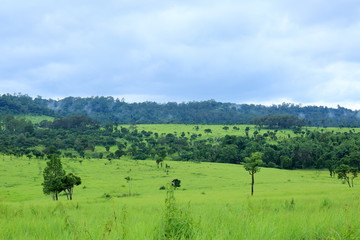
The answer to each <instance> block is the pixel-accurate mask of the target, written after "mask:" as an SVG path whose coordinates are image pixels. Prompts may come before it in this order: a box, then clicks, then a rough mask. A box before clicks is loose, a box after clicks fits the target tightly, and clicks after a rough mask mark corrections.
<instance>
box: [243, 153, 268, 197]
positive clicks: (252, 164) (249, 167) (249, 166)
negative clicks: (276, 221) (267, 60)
mask: <svg viewBox="0 0 360 240" xmlns="http://www.w3.org/2000/svg"><path fill="white" fill-rule="evenodd" d="M262 156H263V153H261V152H254V153H252V154H251V156H250V157H246V158H245V164H244V168H245V170H246V171H248V172H249V174H250V175H251V196H252V195H254V184H255V179H254V175H255V173H257V172H259V171H260V166H261V165H262V164H263V161H262V160H261V159H262Z"/></svg>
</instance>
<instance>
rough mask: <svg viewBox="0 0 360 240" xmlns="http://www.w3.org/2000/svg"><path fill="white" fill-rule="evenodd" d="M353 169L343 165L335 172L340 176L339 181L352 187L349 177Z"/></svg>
mask: <svg viewBox="0 0 360 240" xmlns="http://www.w3.org/2000/svg"><path fill="white" fill-rule="evenodd" d="M351 169H352V168H351V167H350V166H349V165H346V164H341V165H340V166H338V167H337V168H336V170H335V172H336V173H337V174H338V179H343V180H345V181H346V182H347V184H348V185H349V187H351V184H350V177H349V174H350V173H351ZM356 172H357V171H356ZM356 174H357V173H356Z"/></svg>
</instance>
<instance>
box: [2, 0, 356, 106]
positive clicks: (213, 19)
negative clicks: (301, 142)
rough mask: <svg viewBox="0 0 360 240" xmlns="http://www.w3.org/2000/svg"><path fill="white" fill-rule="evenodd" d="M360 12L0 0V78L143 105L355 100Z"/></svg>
mask: <svg viewBox="0 0 360 240" xmlns="http://www.w3.org/2000/svg"><path fill="white" fill-rule="evenodd" d="M18 6H19V7H18ZM359 9H360V4H359V3H358V2H357V1H353V0H349V1H346V2H341V3H336V2H329V1H324V0H318V1H310V0H305V1H300V2H291V4H290V2H286V1H282V0H271V1H261V0H257V1H252V2H249V1H235V0H224V1H214V0H209V1H204V0H203V1H201V0H200V1H188V0H184V1H181V2H179V1H174V0H170V1H130V0H121V1H115V0H114V1H107V2H102V3H100V2H89V1H81V0H80V1H76V2H70V1H63V2H56V3H51V2H48V1H44V0H34V1H30V2H29V1H16V3H15V2H14V1H9V0H5V1H4V3H3V5H2V10H0V13H1V14H2V21H1V22H0V51H1V52H2V55H1V56H0V73H1V74H0V86H1V85H6V83H8V82H9V81H11V82H16V84H12V85H8V86H9V87H7V88H3V91H5V89H6V91H8V92H18V90H21V91H24V90H25V91H28V92H26V93H29V94H34V95H42V96H49V95H50V96H51V95H54V96H64V95H65V96H66V95H75V96H80V95H81V96H93V95H105V96H107V95H113V96H116V95H123V96H130V99H135V100H136V99H144V101H145V100H153V99H157V100H156V101H164V99H166V100H165V101H172V100H174V101H191V100H207V99H216V100H220V101H230V102H249V101H253V102H265V103H266V102H271V101H274V102H276V103H278V102H279V101H282V99H284V100H289V101H291V102H301V103H313V102H319V103H321V102H325V103H326V102H328V103H329V104H332V103H333V102H338V103H342V102H356V101H358V97H357V94H356V92H358V91H359V88H360V87H359V84H358V80H357V79H359V78H358V77H359V71H358V67H359V66H358V65H359V61H360V56H359V54H358V53H359V50H360V49H359V48H360V47H359V46H360V45H359V42H358V39H360V17H359V16H360V15H359V12H360V11H359ZM15 16H16V17H15ZM10 26H11V27H10ZM146 98H148V99H146ZM135 100H134V101H135Z"/></svg>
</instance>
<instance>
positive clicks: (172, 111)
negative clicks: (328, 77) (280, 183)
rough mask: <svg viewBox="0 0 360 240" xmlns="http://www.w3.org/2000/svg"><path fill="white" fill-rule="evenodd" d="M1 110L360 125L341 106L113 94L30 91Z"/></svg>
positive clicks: (1, 103) (8, 99)
mask: <svg viewBox="0 0 360 240" xmlns="http://www.w3.org/2000/svg"><path fill="white" fill-rule="evenodd" d="M0 113H1V114H34V115H48V116H55V117H67V116H72V115H87V116H89V117H91V118H93V119H95V120H98V121H100V122H109V121H113V122H118V123H122V124H128V123H139V124H140V123H144V124H145V123H184V124H192V123H194V124H248V123H253V121H254V119H256V118H259V117H263V116H267V115H291V116H295V117H298V118H300V119H304V120H306V121H305V122H306V123H307V125H311V126H335V127H338V126H351V127H359V126H360V112H359V111H353V110H350V109H346V108H343V107H340V106H338V108H328V107H323V106H305V107H302V106H300V105H295V104H290V103H283V104H281V105H272V106H264V105H255V104H234V103H221V102H216V101H214V100H209V101H201V102H195V101H194V102H187V103H175V102H169V103H165V104H159V103H155V102H143V103H126V102H125V101H122V100H119V99H114V98H113V97H88V98H80V97H67V98H64V99H61V100H52V99H43V98H41V97H37V98H31V97H29V96H27V95H10V94H5V95H2V96H0Z"/></svg>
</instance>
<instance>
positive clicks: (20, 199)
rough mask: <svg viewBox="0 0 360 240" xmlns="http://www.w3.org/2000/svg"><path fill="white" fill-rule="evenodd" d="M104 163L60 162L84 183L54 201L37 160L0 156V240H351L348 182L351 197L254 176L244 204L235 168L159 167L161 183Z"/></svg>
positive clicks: (147, 166) (354, 212)
mask: <svg viewBox="0 0 360 240" xmlns="http://www.w3.org/2000/svg"><path fill="white" fill-rule="evenodd" d="M106 163H107V160H99V159H86V160H84V161H83V163H81V164H80V163H79V162H77V161H72V160H70V159H63V166H64V169H65V170H67V171H72V172H74V173H75V174H76V175H79V176H81V178H82V180H83V184H82V185H80V186H78V187H76V188H75V190H74V200H73V201H68V200H66V197H65V196H60V200H59V201H57V202H55V201H52V200H51V197H49V196H45V195H43V193H42V188H41V183H42V170H43V168H44V166H45V161H44V160H37V159H31V160H28V159H26V158H23V159H15V158H12V159H10V157H8V156H5V157H4V158H2V157H1V158H0V173H1V174H0V226H1V228H0V239H359V236H360V221H358V216H359V214H360V201H359V200H360V192H359V190H358V187H357V186H356V180H355V187H354V188H352V189H351V188H348V187H347V186H346V185H344V184H342V183H341V181H339V180H338V179H335V178H330V177H329V176H328V172H327V171H315V170H293V171H289V170H279V169H270V168H263V169H262V171H261V172H260V173H259V174H257V176H256V178H257V179H256V180H257V181H256V183H255V184H256V188H255V195H254V196H253V197H250V176H249V175H248V174H247V172H246V171H245V170H244V169H243V167H242V166H240V165H230V164H215V163H200V164H198V163H197V164H196V163H191V162H168V164H169V165H171V171H170V173H169V175H167V174H166V173H165V171H164V170H163V169H161V168H157V166H156V163H155V161H147V160H146V161H133V160H126V159H122V160H113V163H112V164H106ZM130 169H131V178H132V193H133V194H132V196H130V197H129V196H127V193H128V185H127V182H126V180H125V179H124V178H125V177H126V176H129V170H130ZM175 178H178V179H180V180H181V181H182V184H181V185H182V187H181V188H179V189H177V190H176V191H175V193H174V195H173V196H171V195H169V194H168V195H167V191H166V190H165V191H164V190H159V188H160V187H161V186H164V185H165V184H166V183H167V182H170V181H171V180H172V179H175ZM169 199H170V200H169ZM169 219H173V220H174V219H176V220H174V221H172V220H171V221H169ZM172 223H174V224H172ZM165 229H170V230H165ZM171 231H173V232H174V233H171ZM166 232H168V234H165V233H166ZM169 233H171V234H169Z"/></svg>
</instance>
